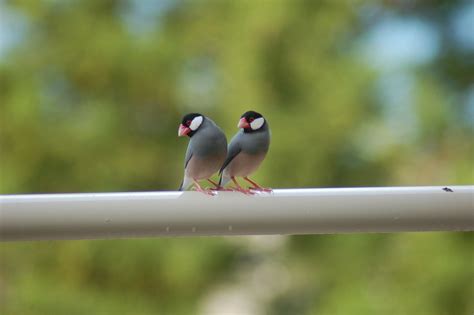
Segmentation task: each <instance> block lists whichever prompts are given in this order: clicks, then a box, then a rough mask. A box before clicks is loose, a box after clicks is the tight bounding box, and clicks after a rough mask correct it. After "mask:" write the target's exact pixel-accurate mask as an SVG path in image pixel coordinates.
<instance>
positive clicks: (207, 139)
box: [178, 113, 227, 195]
mask: <svg viewBox="0 0 474 315" xmlns="http://www.w3.org/2000/svg"><path fill="white" fill-rule="evenodd" d="M178 136H179V137H182V136H188V137H189V138H190V141H189V144H188V149H187V150H186V156H185V159H184V179H183V182H182V183H181V186H180V187H179V190H186V189H188V188H189V187H190V186H191V185H193V184H194V186H195V187H196V190H198V191H201V192H204V193H206V194H210V195H213V192H212V191H211V190H204V189H203V188H202V187H201V186H200V185H199V183H198V181H199V180H202V179H207V180H208V181H209V182H210V183H212V184H213V185H215V186H216V188H219V187H220V186H219V185H218V184H217V183H215V182H214V181H212V180H210V179H209V178H210V177H211V176H212V175H213V174H214V173H216V172H217V171H218V170H219V168H220V167H221V165H222V163H224V160H225V157H226V154H227V139H226V137H225V135H224V133H223V132H222V130H221V129H220V128H219V127H218V126H217V125H216V124H215V123H214V122H213V121H212V120H211V119H210V118H209V117H206V116H204V115H201V114H197V113H191V114H187V115H185V116H184V117H183V120H182V122H181V124H180V125H179V130H178Z"/></svg>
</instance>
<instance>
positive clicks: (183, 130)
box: [178, 124, 191, 137]
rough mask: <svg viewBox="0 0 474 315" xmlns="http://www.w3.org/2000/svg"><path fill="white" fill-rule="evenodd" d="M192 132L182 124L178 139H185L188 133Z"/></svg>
mask: <svg viewBox="0 0 474 315" xmlns="http://www.w3.org/2000/svg"><path fill="white" fill-rule="evenodd" d="M190 132H191V129H190V128H189V127H186V126H185V125H183V124H181V125H179V129H178V137H183V136H186V135H187V134H188V133H190Z"/></svg>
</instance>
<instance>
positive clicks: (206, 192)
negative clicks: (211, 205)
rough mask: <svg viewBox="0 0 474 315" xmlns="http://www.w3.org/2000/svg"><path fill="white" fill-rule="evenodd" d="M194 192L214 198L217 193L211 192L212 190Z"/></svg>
mask: <svg viewBox="0 0 474 315" xmlns="http://www.w3.org/2000/svg"><path fill="white" fill-rule="evenodd" d="M196 191H198V192H201V193H203V194H205V195H208V196H215V195H216V194H217V193H216V192H215V191H213V190H212V189H199V188H198V189H196Z"/></svg>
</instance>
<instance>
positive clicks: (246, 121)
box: [237, 110, 265, 132]
mask: <svg viewBox="0 0 474 315" xmlns="http://www.w3.org/2000/svg"><path fill="white" fill-rule="evenodd" d="M264 125H265V118H263V116H262V115H261V114H259V113H257V112H254V111H252V110H251V111H248V112H245V113H244V114H243V115H242V116H240V120H239V123H238V125H237V127H238V128H243V129H244V132H252V131H257V130H259V129H261V128H262V127H263V126H264Z"/></svg>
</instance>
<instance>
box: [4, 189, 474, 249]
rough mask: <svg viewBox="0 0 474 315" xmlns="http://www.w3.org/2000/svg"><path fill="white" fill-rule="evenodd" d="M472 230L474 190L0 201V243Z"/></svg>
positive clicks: (282, 191)
mask: <svg viewBox="0 0 474 315" xmlns="http://www.w3.org/2000/svg"><path fill="white" fill-rule="evenodd" d="M472 230H474V186H450V187H448V188H446V187H385V188H329V189H277V190H275V191H274V192H273V193H272V194H266V193H262V194H259V195H255V196H246V195H243V194H241V193H238V192H220V193H219V194H218V195H217V196H214V197H211V196H206V195H204V194H202V193H198V192H184V193H183V192H140V193H88V194H49V195H3V196H0V240H4V241H9V240H52V239H97V238H123V237H150V236H200V235H249V234H313V233H354V232H401V231H472Z"/></svg>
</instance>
